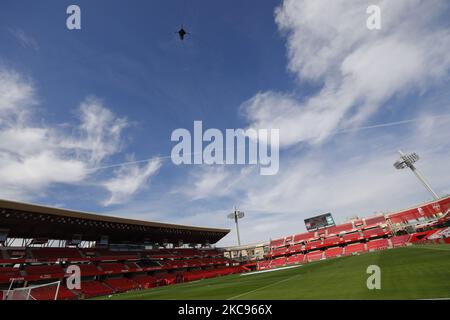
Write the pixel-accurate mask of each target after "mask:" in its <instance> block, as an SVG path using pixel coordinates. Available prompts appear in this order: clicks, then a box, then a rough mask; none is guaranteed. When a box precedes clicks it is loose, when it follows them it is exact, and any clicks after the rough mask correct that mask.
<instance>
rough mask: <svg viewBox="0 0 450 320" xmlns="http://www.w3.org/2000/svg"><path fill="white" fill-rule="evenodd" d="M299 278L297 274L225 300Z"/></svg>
mask: <svg viewBox="0 0 450 320" xmlns="http://www.w3.org/2000/svg"><path fill="white" fill-rule="evenodd" d="M299 276H301V274H297V275H295V276H292V277H289V278H287V279H283V280H280V281H277V282H274V283H271V284H268V285H267V286H264V287H259V288H256V289H254V290H250V291H247V292H244V293H241V294H238V295H236V296H234V297H231V298H228V299H227V300H233V299H235V298H239V297H242V296H245V295H247V294H249V293H253V292H255V291H258V290H261V289H266V288H269V287H272V286H274V285H277V284H279V283H282V282H286V281H288V280H291V279H294V278H296V277H299Z"/></svg>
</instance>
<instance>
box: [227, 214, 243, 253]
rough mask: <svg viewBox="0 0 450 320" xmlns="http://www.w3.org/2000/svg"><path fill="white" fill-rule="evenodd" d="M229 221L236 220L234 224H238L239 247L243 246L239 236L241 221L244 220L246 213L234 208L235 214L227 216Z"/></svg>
mask: <svg viewBox="0 0 450 320" xmlns="http://www.w3.org/2000/svg"><path fill="white" fill-rule="evenodd" d="M227 217H228V218H229V219H234V222H235V223H236V233H237V238H238V245H239V246H240V245H241V237H240V235H239V222H238V221H239V219H242V218H243V217H244V213H243V212H242V211H238V210H237V209H236V207H234V212H232V213H230V214H229V215H228V216H227Z"/></svg>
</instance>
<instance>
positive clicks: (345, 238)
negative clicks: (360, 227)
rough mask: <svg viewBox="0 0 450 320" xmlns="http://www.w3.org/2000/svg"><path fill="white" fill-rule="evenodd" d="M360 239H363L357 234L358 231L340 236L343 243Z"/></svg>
mask: <svg viewBox="0 0 450 320" xmlns="http://www.w3.org/2000/svg"><path fill="white" fill-rule="evenodd" d="M360 239H363V237H361V235H360V234H359V231H357V232H352V233H347V234H344V235H343V236H342V240H343V241H344V242H345V243H348V242H355V241H359V240H360Z"/></svg>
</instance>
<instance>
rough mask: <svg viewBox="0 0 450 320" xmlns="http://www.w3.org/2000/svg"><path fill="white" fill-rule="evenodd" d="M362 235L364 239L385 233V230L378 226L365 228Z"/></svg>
mask: <svg viewBox="0 0 450 320" xmlns="http://www.w3.org/2000/svg"><path fill="white" fill-rule="evenodd" d="M363 235H364V238H365V239H369V238H375V237H381V236H384V235H385V232H384V230H383V229H381V228H379V227H375V228H372V229H367V230H364V231H363Z"/></svg>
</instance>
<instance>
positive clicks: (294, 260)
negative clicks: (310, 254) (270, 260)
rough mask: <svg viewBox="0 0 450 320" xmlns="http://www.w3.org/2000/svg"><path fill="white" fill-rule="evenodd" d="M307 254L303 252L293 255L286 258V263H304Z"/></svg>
mask: <svg viewBox="0 0 450 320" xmlns="http://www.w3.org/2000/svg"><path fill="white" fill-rule="evenodd" d="M304 258H305V256H304V255H303V254H296V255H293V256H290V257H288V258H287V259H286V264H298V263H303V260H304Z"/></svg>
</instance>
